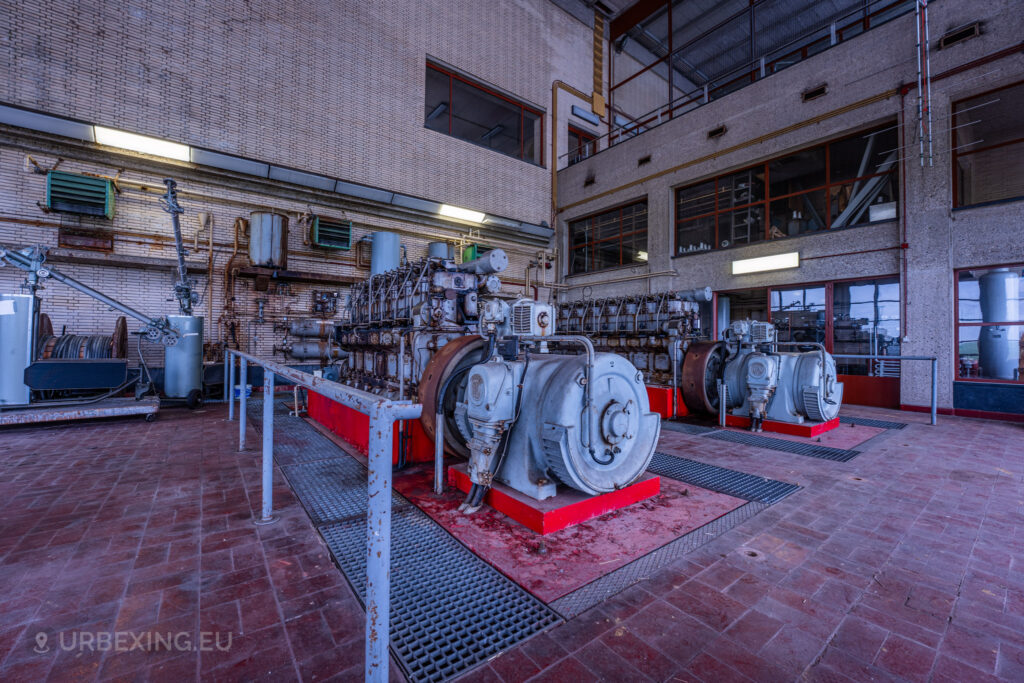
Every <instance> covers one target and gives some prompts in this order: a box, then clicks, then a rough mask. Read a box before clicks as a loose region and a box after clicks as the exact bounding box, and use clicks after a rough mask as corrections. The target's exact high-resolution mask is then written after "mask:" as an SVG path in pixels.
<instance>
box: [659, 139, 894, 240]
mask: <svg viewBox="0 0 1024 683" xmlns="http://www.w3.org/2000/svg"><path fill="white" fill-rule="evenodd" d="M897 137H898V136H897V129H896V126H895V123H894V122H893V123H890V124H887V125H884V126H882V127H879V128H876V129H874V130H869V131H866V132H862V133H857V134H856V135H851V136H849V137H846V138H842V139H840V140H836V141H834V142H830V143H828V144H824V145H818V146H817V147H811V148H809V149H805V150H801V151H798V152H793V153H790V154H787V155H785V156H781V157H777V158H775V159H771V160H769V161H767V162H765V163H763V164H758V165H757V166H752V167H750V168H747V169H744V170H742V171H737V172H735V173H729V174H727V175H721V176H718V177H716V178H712V179H710V180H704V181H701V182H699V183H695V184H693V185H688V186H686V187H682V188H679V189H678V190H676V254H677V255H682V254H690V253H696V252H701V251H707V250H709V249H725V248H728V247H734V246H739V245H743V244H752V243H754V242H760V241H762V240H771V239H780V238H784V237H793V236H796V235H802V234H805V233H809V232H818V231H822V230H835V229H837V228H848V227H852V226H856V225H864V224H866V223H874V222H877V221H886V220H894V219H895V218H896V203H897V202H896V200H897V195H896V192H897V177H896V172H897V160H898V158H899V149H898V148H899V143H898V142H897Z"/></svg>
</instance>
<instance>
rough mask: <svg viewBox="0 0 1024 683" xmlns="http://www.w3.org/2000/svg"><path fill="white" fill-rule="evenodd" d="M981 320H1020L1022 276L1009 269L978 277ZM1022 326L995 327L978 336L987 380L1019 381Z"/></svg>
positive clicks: (985, 328) (980, 354) (984, 329)
mask: <svg viewBox="0 0 1024 683" xmlns="http://www.w3.org/2000/svg"><path fill="white" fill-rule="evenodd" d="M978 288H979V293H980V296H981V319H982V321H983V322H987V323H990V322H991V323H1004V322H1017V321H1018V320H1019V319H1020V276H1019V274H1018V273H1017V272H1016V271H1011V270H1010V269H1009V268H996V269H995V270H992V271H989V272H988V273H985V274H984V275H982V276H981V277H980V278H978ZM1020 331H1021V327H1020V326H1019V325H1017V326H1011V325H993V326H988V327H982V328H981V330H980V331H979V333H978V356H979V358H978V365H979V366H981V373H982V376H983V377H991V378H992V379H1017V377H1016V371H1017V368H1018V367H1019V363H1020V356H1019V354H1020V350H1019V348H1020Z"/></svg>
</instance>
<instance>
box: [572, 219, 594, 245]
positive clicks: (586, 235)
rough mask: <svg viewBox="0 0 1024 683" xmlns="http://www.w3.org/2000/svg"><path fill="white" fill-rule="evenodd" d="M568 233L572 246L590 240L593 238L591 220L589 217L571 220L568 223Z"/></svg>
mask: <svg viewBox="0 0 1024 683" xmlns="http://www.w3.org/2000/svg"><path fill="white" fill-rule="evenodd" d="M569 234H570V236H571V238H572V244H573V246H579V245H581V244H585V243H586V242H589V241H591V240H592V239H593V238H594V236H593V230H592V226H591V221H590V220H589V219H585V220H582V221H573V222H572V223H570V224H569Z"/></svg>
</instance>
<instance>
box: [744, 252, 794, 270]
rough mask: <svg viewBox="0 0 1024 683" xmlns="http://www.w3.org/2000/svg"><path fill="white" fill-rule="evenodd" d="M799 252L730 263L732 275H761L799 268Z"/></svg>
mask: <svg viewBox="0 0 1024 683" xmlns="http://www.w3.org/2000/svg"><path fill="white" fill-rule="evenodd" d="M799 267H800V252H797V251H791V252H788V253H785V254H775V255H774V256H762V257H760V258H748V259H743V260H742V261H733V262H732V274H733V275H743V274H744V273H761V272H764V271H766V270H782V269H784V268H799Z"/></svg>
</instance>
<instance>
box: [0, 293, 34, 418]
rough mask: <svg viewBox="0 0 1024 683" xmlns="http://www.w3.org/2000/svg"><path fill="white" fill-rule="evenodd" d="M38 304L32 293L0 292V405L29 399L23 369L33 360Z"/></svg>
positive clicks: (19, 403) (19, 402)
mask: <svg viewBox="0 0 1024 683" xmlns="http://www.w3.org/2000/svg"><path fill="white" fill-rule="evenodd" d="M38 307H39V300H38V299H36V297H34V296H32V295H31V294H0V406H4V405H8V406H9V405H24V404H27V403H28V402H29V397H30V395H31V392H30V390H29V388H28V385H26V384H25V368H27V367H28V366H29V365H30V364H31V363H32V336H33V334H32V326H33V324H34V323H35V319H36V315H37V309H38Z"/></svg>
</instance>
